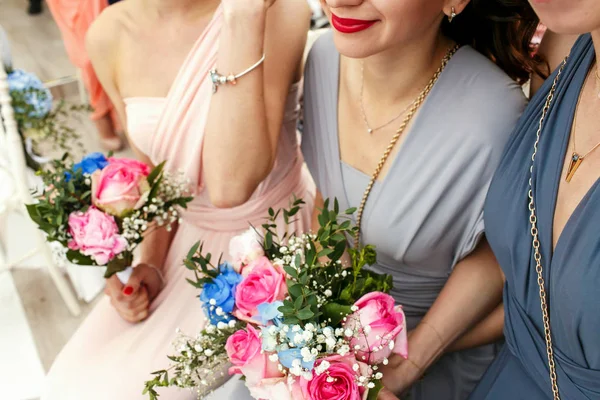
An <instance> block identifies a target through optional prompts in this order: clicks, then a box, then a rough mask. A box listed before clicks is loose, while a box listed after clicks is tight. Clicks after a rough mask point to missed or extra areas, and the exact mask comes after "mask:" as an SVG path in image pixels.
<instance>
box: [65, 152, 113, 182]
mask: <svg viewBox="0 0 600 400" xmlns="http://www.w3.org/2000/svg"><path fill="white" fill-rule="evenodd" d="M107 165H108V160H107V159H106V157H105V156H104V154H102V153H90V154H88V155H87V156H85V157H83V159H82V160H81V161H80V162H78V163H77V164H75V165H73V168H71V170H72V171H73V172H76V171H77V170H81V172H82V173H84V174H93V173H94V172H96V171H97V170H99V169H100V170H101V169H104V167H106V166H107ZM65 179H66V180H67V182H68V181H70V180H71V174H70V173H69V172H65Z"/></svg>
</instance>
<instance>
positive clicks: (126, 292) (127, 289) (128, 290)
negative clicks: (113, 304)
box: [123, 286, 133, 296]
mask: <svg viewBox="0 0 600 400" xmlns="http://www.w3.org/2000/svg"><path fill="white" fill-rule="evenodd" d="M132 293H133V288H132V287H131V286H125V289H123V294H124V295H125V296H131V294H132Z"/></svg>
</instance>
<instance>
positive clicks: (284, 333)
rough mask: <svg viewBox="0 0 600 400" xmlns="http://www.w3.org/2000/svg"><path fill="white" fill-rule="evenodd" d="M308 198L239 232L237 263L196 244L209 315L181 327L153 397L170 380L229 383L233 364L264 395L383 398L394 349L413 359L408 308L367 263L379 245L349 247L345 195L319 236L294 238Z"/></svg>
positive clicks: (268, 399)
mask: <svg viewBox="0 0 600 400" xmlns="http://www.w3.org/2000/svg"><path fill="white" fill-rule="evenodd" d="M301 205H302V201H301V200H297V201H296V202H295V203H294V204H293V205H292V207H291V208H290V209H289V210H280V211H278V212H275V211H274V210H269V218H268V220H267V222H266V223H265V224H264V225H263V226H262V229H260V231H259V230H258V229H256V230H255V229H254V228H251V229H250V230H248V231H247V232H246V233H244V234H242V235H241V236H237V237H234V238H233V239H232V240H231V242H230V247H229V254H230V260H229V261H223V260H218V262H216V263H213V261H212V257H211V255H210V254H204V252H203V250H202V246H201V245H200V244H197V245H196V246H194V247H193V248H192V249H191V250H190V252H189V255H188V257H187V259H186V260H185V265H186V267H187V268H188V269H190V270H191V271H193V274H194V276H195V279H190V280H189V283H190V284H192V285H194V286H195V287H197V288H198V289H201V290H202V291H201V293H200V295H199V298H200V301H201V306H202V307H203V308H204V311H205V313H206V316H207V320H208V321H207V324H206V325H205V327H204V329H203V330H202V331H201V332H199V333H198V334H197V335H195V336H186V335H184V334H183V333H180V336H179V338H178V339H177V340H176V343H175V344H176V348H177V351H178V353H177V354H176V355H172V356H169V359H170V360H171V361H173V364H172V366H171V368H169V369H167V370H163V371H157V372H155V373H154V375H155V377H154V379H152V380H150V381H148V382H146V387H145V390H144V393H146V394H148V395H149V397H150V399H156V398H157V397H158V396H159V393H158V391H157V390H156V388H157V387H163V386H177V387H181V388H189V389H193V390H196V391H197V393H198V397H199V398H201V397H203V396H205V395H207V394H208V393H210V392H211V390H213V389H215V388H216V386H218V385H219V384H221V383H222V382H223V381H224V378H225V377H224V376H223V374H224V372H223V371H225V370H226V369H225V368H224V366H229V368H228V372H229V374H230V375H241V376H243V379H244V380H245V384H246V386H247V387H248V389H249V391H250V394H251V396H252V397H253V398H255V399H264V400H329V399H331V398H336V399H338V398H339V399H347V400H361V399H373V400H375V399H376V398H377V394H378V392H379V389H381V379H382V377H383V375H382V373H381V372H380V371H379V365H381V364H387V362H388V358H389V357H390V356H391V355H392V354H398V355H400V356H403V357H407V333H406V322H405V318H404V313H403V312H402V307H401V306H396V305H395V303H394V299H393V298H392V297H391V296H390V295H389V294H388V293H389V291H390V289H391V288H392V278H391V276H388V275H382V274H378V273H375V272H373V271H371V270H370V269H368V268H365V267H366V266H368V265H372V264H374V263H375V261H376V253H375V249H374V248H373V247H372V246H365V247H363V248H360V249H353V248H350V247H349V246H348V244H347V237H350V236H352V234H353V233H354V231H355V229H356V228H355V227H353V226H352V224H351V221H350V220H349V218H348V216H349V215H350V214H352V213H353V212H354V210H347V211H346V212H345V213H344V214H342V215H340V212H339V207H338V204H337V202H334V204H333V208H332V209H330V208H329V202H328V201H326V202H325V207H324V209H323V210H322V211H321V213H320V215H319V228H318V231H317V232H316V233H305V234H302V235H296V234H291V235H288V233H287V232H286V228H287V226H288V223H289V221H290V220H291V219H292V218H294V215H295V214H297V212H298V210H299V208H300V207H301ZM276 221H283V222H284V223H285V226H278V224H277V222H276ZM280 225H281V224H280ZM278 233H279V234H280V235H278ZM342 259H347V260H348V261H347V262H346V263H344V262H342Z"/></svg>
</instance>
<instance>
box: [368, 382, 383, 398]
mask: <svg viewBox="0 0 600 400" xmlns="http://www.w3.org/2000/svg"><path fill="white" fill-rule="evenodd" d="M372 382H373V383H374V384H375V387H374V388H372V389H368V394H367V400H377V397H378V396H379V392H380V391H381V389H383V383H382V382H381V380H378V381H376V380H373V381H372Z"/></svg>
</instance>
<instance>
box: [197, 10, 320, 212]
mask: <svg viewBox="0 0 600 400" xmlns="http://www.w3.org/2000/svg"><path fill="white" fill-rule="evenodd" d="M222 4H223V9H224V23H223V27H222V31H221V36H220V39H219V49H220V51H219V56H218V60H217V70H218V72H219V73H220V74H223V75H229V74H230V73H233V74H237V73H239V72H241V71H243V70H245V69H246V68H248V67H250V66H251V65H253V64H254V63H256V62H257V61H258V60H259V59H260V58H261V57H262V55H263V53H264V54H265V55H266V60H265V62H264V64H263V65H261V66H260V67H259V68H257V69H255V70H254V71H252V72H251V73H249V74H248V75H246V76H244V77H242V78H240V79H239V80H238V83H237V85H235V86H232V85H222V86H220V87H219V89H218V92H217V93H216V94H214V95H213V96H212V99H211V105H210V111H209V118H208V122H207V125H206V130H205V139H204V148H203V168H204V171H205V173H204V179H205V183H206V186H207V189H208V193H209V195H210V199H211V201H212V203H213V204H214V205H215V206H217V207H234V206H237V205H240V204H243V203H244V202H245V201H246V200H248V198H249V197H250V196H251V195H252V193H253V192H254V190H255V189H256V187H257V186H258V184H259V183H260V182H262V181H263V179H265V178H266V176H267V175H268V174H269V173H270V172H271V169H272V167H273V164H274V162H275V158H276V153H277V146H278V139H279V133H280V131H281V124H282V121H283V115H284V109H285V103H286V99H287V95H288V93H289V89H290V86H291V85H292V83H293V82H294V81H295V80H297V78H298V77H299V76H300V69H301V67H300V66H301V61H302V55H303V51H304V46H305V43H306V37H307V32H308V29H309V26H310V9H309V8H308V5H307V4H306V1H304V0H283V1H282V0H278V1H276V2H275V4H274V5H273V6H271V7H270V8H269V9H268V10H266V9H265V3H264V0H226V1H223V3H222ZM224 160H230V161H229V162H224Z"/></svg>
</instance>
